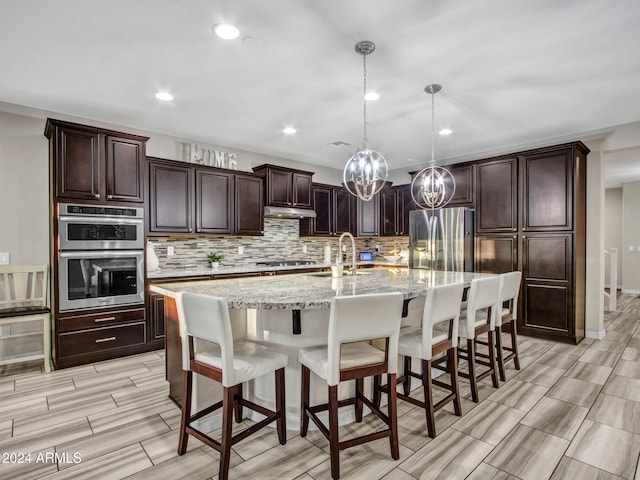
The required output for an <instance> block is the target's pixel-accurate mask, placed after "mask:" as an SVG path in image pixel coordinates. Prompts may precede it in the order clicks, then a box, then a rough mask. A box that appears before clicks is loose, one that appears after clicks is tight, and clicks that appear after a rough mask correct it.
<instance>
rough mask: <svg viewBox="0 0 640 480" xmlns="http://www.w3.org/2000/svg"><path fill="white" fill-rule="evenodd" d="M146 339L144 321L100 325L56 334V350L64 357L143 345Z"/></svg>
mask: <svg viewBox="0 0 640 480" xmlns="http://www.w3.org/2000/svg"><path fill="white" fill-rule="evenodd" d="M145 341H146V325H145V323H144V322H136V323H129V324H126V325H117V326H113V327H101V328H92V329H89V330H84V331H81V332H70V333H61V334H60V335H58V351H59V352H64V354H63V355H62V356H64V357H74V356H77V355H86V354H88V353H95V352H104V351H108V350H116V349H119V348H125V347H131V346H134V345H143V344H144V343H145Z"/></svg>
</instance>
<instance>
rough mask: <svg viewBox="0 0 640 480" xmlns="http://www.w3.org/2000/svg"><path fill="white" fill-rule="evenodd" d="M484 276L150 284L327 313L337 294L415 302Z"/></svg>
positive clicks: (422, 273) (236, 303) (369, 275)
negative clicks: (397, 295)
mask: <svg viewBox="0 0 640 480" xmlns="http://www.w3.org/2000/svg"><path fill="white" fill-rule="evenodd" d="M486 275H487V274H482V273H473V272H440V271H436V272H432V271H430V270H417V269H408V268H376V269H368V270H365V271H358V274H357V275H355V276H343V277H342V278H332V277H331V276H330V274H328V273H305V274H294V275H284V276H269V277H250V278H236V279H220V280H201V281H193V282H177V283H162V284H152V285H151V287H150V289H151V291H153V292H155V293H159V294H161V295H165V296H168V297H171V298H174V297H175V294H176V293H177V292H179V291H186V292H192V293H200V294H205V295H213V296H220V297H225V298H226V299H227V304H228V305H229V307H230V308H249V309H260V310H314V309H328V308H330V306H331V299H332V298H333V297H335V296H337V295H364V294H369V293H384V292H402V293H403V294H404V298H405V300H408V299H411V298H415V297H417V296H418V295H420V294H421V293H423V292H425V291H426V290H427V289H428V288H429V287H432V286H435V285H447V284H451V283H458V282H463V283H465V284H467V285H468V284H469V283H470V282H471V280H473V279H474V278H478V277H482V276H486Z"/></svg>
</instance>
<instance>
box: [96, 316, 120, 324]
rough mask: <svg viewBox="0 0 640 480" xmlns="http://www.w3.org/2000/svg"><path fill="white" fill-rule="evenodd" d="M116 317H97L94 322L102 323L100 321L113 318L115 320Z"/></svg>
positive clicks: (107, 320) (109, 320) (108, 320)
mask: <svg viewBox="0 0 640 480" xmlns="http://www.w3.org/2000/svg"><path fill="white" fill-rule="evenodd" d="M115 319H116V317H106V318H96V319H95V320H94V322H96V323H100V322H111V321H112V320H115Z"/></svg>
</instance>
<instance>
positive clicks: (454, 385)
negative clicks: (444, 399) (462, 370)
mask: <svg viewBox="0 0 640 480" xmlns="http://www.w3.org/2000/svg"><path fill="white" fill-rule="evenodd" d="M447 367H448V369H449V373H450V378H451V390H452V393H453V394H454V397H453V410H454V412H455V414H456V415H457V416H458V417H460V416H462V407H461V405H460V385H459V383H458V349H457V348H455V347H453V348H450V349H449V350H448V351H447Z"/></svg>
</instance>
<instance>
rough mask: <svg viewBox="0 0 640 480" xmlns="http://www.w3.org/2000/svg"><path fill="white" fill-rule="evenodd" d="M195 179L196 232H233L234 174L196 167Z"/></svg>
mask: <svg viewBox="0 0 640 480" xmlns="http://www.w3.org/2000/svg"><path fill="white" fill-rule="evenodd" d="M195 180H196V192H195V193H196V197H195V207H196V208H195V213H196V233H212V234H231V233H233V231H234V208H233V206H234V202H233V198H234V191H233V187H234V175H233V174H228V173H223V172H218V171H215V170H209V169H196V171H195Z"/></svg>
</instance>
